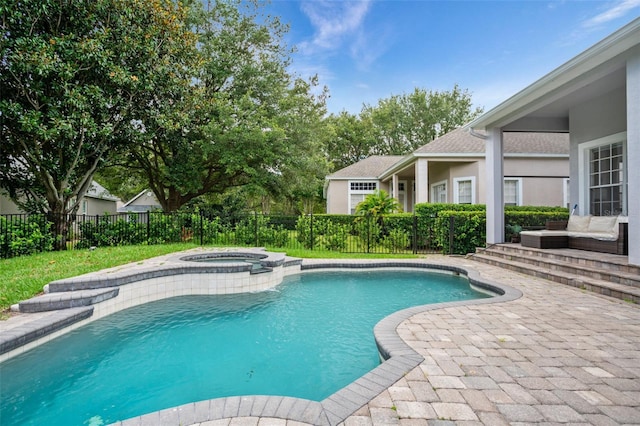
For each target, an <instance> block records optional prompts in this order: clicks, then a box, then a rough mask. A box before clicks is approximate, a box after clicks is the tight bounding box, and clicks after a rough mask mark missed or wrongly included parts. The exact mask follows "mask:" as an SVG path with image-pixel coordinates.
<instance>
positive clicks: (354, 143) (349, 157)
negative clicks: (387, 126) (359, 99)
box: [326, 111, 377, 170]
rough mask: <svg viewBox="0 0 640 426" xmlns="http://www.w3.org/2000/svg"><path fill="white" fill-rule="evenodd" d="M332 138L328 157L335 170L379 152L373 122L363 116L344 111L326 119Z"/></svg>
mask: <svg viewBox="0 0 640 426" xmlns="http://www.w3.org/2000/svg"><path fill="white" fill-rule="evenodd" d="M326 121H327V124H328V130H329V132H330V137H329V138H328V140H327V148H326V149H327V157H328V159H329V161H330V162H331V163H332V164H333V166H334V169H335V170H339V169H342V168H345V167H347V166H349V165H351V164H354V163H357V162H358V161H360V160H362V159H364V158H366V157H368V156H370V155H372V154H374V153H375V152H377V147H376V139H375V137H374V134H373V126H372V123H371V121H370V120H369V119H368V118H366V117H362V116H360V117H359V116H357V115H353V114H350V113H348V112H346V111H342V112H341V113H340V114H338V115H334V114H331V115H330V116H329V117H327V119H326Z"/></svg>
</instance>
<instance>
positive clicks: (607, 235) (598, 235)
mask: <svg viewBox="0 0 640 426" xmlns="http://www.w3.org/2000/svg"><path fill="white" fill-rule="evenodd" d="M568 234H569V238H589V239H591V240H600V241H616V240H617V239H618V233H617V232H568Z"/></svg>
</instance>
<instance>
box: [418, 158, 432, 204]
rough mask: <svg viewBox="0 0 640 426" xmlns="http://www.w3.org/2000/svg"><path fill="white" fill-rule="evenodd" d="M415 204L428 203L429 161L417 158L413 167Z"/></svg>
mask: <svg viewBox="0 0 640 426" xmlns="http://www.w3.org/2000/svg"><path fill="white" fill-rule="evenodd" d="M415 175H416V193H415V204H418V203H428V202H429V160H427V159H426V158H418V161H416V165H415Z"/></svg>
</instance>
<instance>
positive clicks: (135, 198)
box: [122, 188, 151, 207]
mask: <svg viewBox="0 0 640 426" xmlns="http://www.w3.org/2000/svg"><path fill="white" fill-rule="evenodd" d="M148 191H151V190H150V189H149V188H146V189H143V190H142V191H140V192H139V193H138V194H137V195H136V196H134V197H133V198H131V199H130V200H129V201H127V202H126V203H125V204H124V206H122V207H127V206H128V205H129V204H131V203H133V202H134V201H135V200H137V199H138V198H140V197H142V194H144V193H146V192H148Z"/></svg>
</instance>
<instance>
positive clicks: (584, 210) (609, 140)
mask: <svg viewBox="0 0 640 426" xmlns="http://www.w3.org/2000/svg"><path fill="white" fill-rule="evenodd" d="M618 142H622V161H623V167H622V171H623V176H622V199H621V209H622V213H621V214H622V215H627V214H628V213H627V212H628V208H629V198H628V193H629V192H628V187H629V178H628V166H624V162H628V158H629V157H628V155H627V132H620V133H615V134H613V135H609V136H605V137H603V138H599V139H594V140H592V141H589V142H585V143H582V144H580V149H579V150H578V168H579V176H580V177H581V179H579V182H578V191H579V202H578V212H577V213H576V214H581V215H587V214H591V197H590V189H591V179H590V177H591V176H590V167H589V161H590V155H589V153H590V152H591V150H592V149H593V148H597V147H599V146H603V145H612V144H614V143H618Z"/></svg>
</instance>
